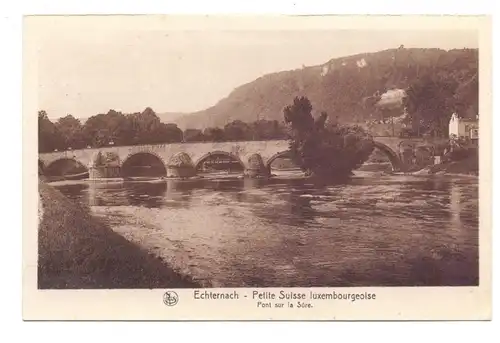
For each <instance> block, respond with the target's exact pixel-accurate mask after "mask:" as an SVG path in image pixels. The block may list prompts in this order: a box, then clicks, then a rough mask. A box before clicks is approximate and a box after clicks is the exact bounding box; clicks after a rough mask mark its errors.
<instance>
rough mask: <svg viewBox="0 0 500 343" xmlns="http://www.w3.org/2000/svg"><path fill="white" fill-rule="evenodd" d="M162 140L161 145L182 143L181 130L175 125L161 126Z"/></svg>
mask: <svg viewBox="0 0 500 343" xmlns="http://www.w3.org/2000/svg"><path fill="white" fill-rule="evenodd" d="M162 127H163V129H162V130H163V139H162V140H161V143H179V142H182V138H183V133H182V130H181V129H179V128H178V127H177V125H176V124H163V123H162Z"/></svg>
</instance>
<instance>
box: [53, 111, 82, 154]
mask: <svg viewBox="0 0 500 343" xmlns="http://www.w3.org/2000/svg"><path fill="white" fill-rule="evenodd" d="M55 126H56V128H57V130H58V131H59V132H60V134H61V136H62V138H63V140H64V145H65V147H67V148H72V149H81V148H85V147H86V146H87V139H86V138H85V136H84V134H83V126H82V124H81V123H80V121H79V120H78V119H76V118H75V117H73V116H72V115H71V114H68V115H67V116H66V117H63V118H59V120H58V121H57V122H56V124H55Z"/></svg>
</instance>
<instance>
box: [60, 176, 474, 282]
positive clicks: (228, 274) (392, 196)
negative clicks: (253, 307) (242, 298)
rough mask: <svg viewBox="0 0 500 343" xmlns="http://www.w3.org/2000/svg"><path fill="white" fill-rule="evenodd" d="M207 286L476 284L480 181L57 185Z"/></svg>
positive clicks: (396, 179)
mask: <svg viewBox="0 0 500 343" xmlns="http://www.w3.org/2000/svg"><path fill="white" fill-rule="evenodd" d="M58 188H59V189H60V190H61V191H62V192H63V193H64V194H66V195H67V196H69V197H72V198H76V199H79V200H80V201H83V202H86V203H88V204H90V205H91V208H92V211H93V213H94V214H95V215H96V216H99V217H101V218H103V219H104V220H105V221H106V222H108V223H109V225H110V226H111V227H112V228H113V229H114V230H115V231H116V232H118V233H120V234H122V235H123V236H125V237H126V238H127V239H129V240H131V241H134V242H136V243H138V244H139V245H141V246H142V247H144V248H145V249H148V250H149V251H150V252H151V253H153V254H156V255H158V256H160V257H161V258H162V259H164V260H165V261H167V262H168V263H169V264H170V265H171V266H173V267H174V268H175V269H176V270H178V271H179V272H181V273H187V274H189V275H191V276H192V277H193V278H194V279H195V280H197V281H199V282H200V283H202V284H203V285H205V286H214V287H237V286H261V287H265V286H379V285H380V286H382V285H391V286H410V285H415V286H416V285H457V286H458V285H475V284H477V282H478V186H477V179H476V178H467V177H464V178H460V177H458V178H451V177H444V176H441V177H429V178H425V177H410V176H380V175H377V174H370V173H364V174H361V175H357V176H356V177H354V178H353V179H352V180H351V181H349V182H348V183H344V184H339V185H328V186H325V185H320V184H313V183H311V182H310V181H307V180H304V179H273V180H269V181H265V180H249V179H238V178H227V179H212V180H210V179H199V180H191V181H179V180H168V181H157V182H117V183H111V182H110V183H91V182H87V183H83V184H73V185H64V186H58Z"/></svg>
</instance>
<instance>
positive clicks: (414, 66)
mask: <svg viewBox="0 0 500 343" xmlns="http://www.w3.org/2000/svg"><path fill="white" fill-rule="evenodd" d="M477 71H478V51H477V49H459V50H450V51H445V50H440V49H405V48H404V47H400V48H398V49H391V50H385V51H380V52H376V53H365V54H358V55H354V56H348V57H342V58H336V59H332V60H330V61H328V62H327V63H325V64H323V65H319V66H312V67H305V68H302V69H298V70H292V71H285V72H279V73H274V74H268V75H265V76H262V77H260V78H258V79H257V80H255V81H253V82H250V83H247V84H245V85H242V86H240V87H238V88H236V89H235V90H234V91H233V92H231V94H229V95H228V96H227V97H226V98H224V99H222V100H221V101H219V102H218V103H217V104H216V105H215V106H213V107H210V108H208V109H206V110H204V111H200V112H196V113H192V114H189V115H186V116H183V117H180V118H179V119H177V120H176V121H175V122H176V123H177V124H178V125H179V127H181V128H183V129H184V128H187V127H189V128H206V127H213V126H224V125H225V124H226V123H228V122H230V121H233V120H241V121H244V122H253V121H255V120H257V119H267V120H278V121H280V122H281V121H283V114H282V110H283V108H284V107H285V106H286V105H287V104H288V103H289V102H290V100H291V99H293V98H294V97H295V96H307V97H308V98H309V99H310V100H311V103H312V105H313V108H314V109H316V110H317V111H326V112H327V113H328V115H329V117H330V118H338V120H339V121H341V122H348V123H365V122H366V121H368V120H374V119H380V118H381V117H384V116H387V115H391V116H394V115H398V114H399V115H401V114H402V109H396V112H391V111H387V110H384V109H381V108H380V106H376V104H377V103H378V102H379V101H380V96H381V95H382V94H384V93H385V92H387V91H390V90H391V89H403V90H406V89H408V88H409V87H410V86H412V85H415V84H417V83H419V82H423V81H424V80H427V81H428V79H430V78H431V79H432V80H433V82H440V83H442V82H445V83H447V86H446V87H449V89H448V90H449V93H450V94H451V96H452V97H453V98H454V101H453V102H450V101H449V102H448V103H447V107H446V108H443V109H442V110H443V111H448V112H449V111H451V110H453V108H454V107H455V106H456V103H460V105H461V108H462V111H463V112H464V113H463V115H472V113H477V106H478V104H477V103H478V88H477V86H478V77H477ZM398 111H399V112H398ZM467 113H468V114H467ZM447 115H448V116H449V115H450V114H449V113H448V114H447Z"/></svg>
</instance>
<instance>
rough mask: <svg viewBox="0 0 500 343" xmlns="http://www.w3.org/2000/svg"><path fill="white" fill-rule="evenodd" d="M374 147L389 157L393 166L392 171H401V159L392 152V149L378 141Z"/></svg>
mask: <svg viewBox="0 0 500 343" xmlns="http://www.w3.org/2000/svg"><path fill="white" fill-rule="evenodd" d="M373 144H374V146H375V148H376V149H378V150H380V151H382V152H383V153H384V154H386V155H387V157H388V158H389V161H390V162H391V165H392V170H400V169H401V165H402V164H401V159H400V158H399V156H398V154H397V153H396V152H395V151H394V150H392V149H391V148H390V147H388V146H387V145H385V144H384V143H380V142H377V141H374V142H373Z"/></svg>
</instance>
